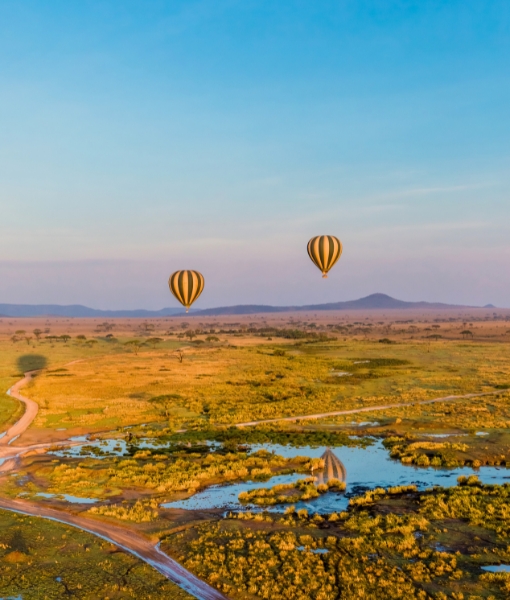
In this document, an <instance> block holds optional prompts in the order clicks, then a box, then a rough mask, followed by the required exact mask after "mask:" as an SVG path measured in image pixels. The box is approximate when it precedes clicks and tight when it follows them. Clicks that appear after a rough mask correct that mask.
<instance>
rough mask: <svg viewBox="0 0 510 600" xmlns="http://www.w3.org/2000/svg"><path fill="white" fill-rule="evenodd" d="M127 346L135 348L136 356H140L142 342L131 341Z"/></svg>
mask: <svg viewBox="0 0 510 600" xmlns="http://www.w3.org/2000/svg"><path fill="white" fill-rule="evenodd" d="M125 345H126V346H133V348H134V350H135V355H138V350H139V349H140V346H141V345H142V342H141V341H140V340H129V342H126V343H125Z"/></svg>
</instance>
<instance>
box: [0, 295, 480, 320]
mask: <svg viewBox="0 0 510 600" xmlns="http://www.w3.org/2000/svg"><path fill="white" fill-rule="evenodd" d="M489 306H490V307H491V308H492V305H489ZM413 308H414V309H429V310H430V309H443V310H448V309H455V308H480V307H476V306H462V305H456V304H442V303H441V302H405V301H404V300H397V299H395V298H392V297H391V296H387V295H386V294H371V295H370V296H365V297H364V298H359V299H358V300H348V301H346V302H330V303H328V304H309V305H307V306H268V305H266V304H240V305H237V306H220V307H219V308H207V309H205V310H192V311H190V316H218V315H252V314H256V313H281V312H294V311H312V310H374V309H413ZM486 308H487V307H486ZM184 314H185V312H184V309H182V308H162V309H161V310H142V309H139V310H98V309H95V308H88V307H87V306H82V305H80V304H73V305H70V306H60V305H58V304H0V316H2V317H4V318H6V317H44V316H52V317H68V318H71V317H101V318H110V319H114V318H120V317H127V318H130V317H131V318H142V319H149V318H155V317H173V316H183V315H184Z"/></svg>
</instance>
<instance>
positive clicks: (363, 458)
mask: <svg viewBox="0 0 510 600" xmlns="http://www.w3.org/2000/svg"><path fill="white" fill-rule="evenodd" d="M261 448H264V449H266V450H270V451H271V450H274V452H275V453H276V454H279V455H281V456H285V457H287V458H291V457H293V456H310V457H320V456H321V455H322V454H323V453H324V452H325V450H326V448H325V447H322V448H312V447H310V446H303V447H300V448H293V447H289V446H280V445H278V444H264V445H253V446H252V450H253V451H256V450H259V449H261ZM333 451H334V453H335V454H336V456H338V458H339V459H340V460H341V461H342V463H343V464H344V466H345V468H346V470H347V481H346V483H347V489H346V491H345V493H338V492H328V493H326V494H323V495H321V496H320V497H319V498H316V499H315V500H311V501H307V502H298V503H296V505H295V506H296V509H300V508H306V509H307V510H308V511H309V512H310V513H330V512H338V511H342V510H345V509H346V508H347V506H348V503H349V497H350V496H353V495H357V494H360V493H363V492H364V491H365V490H367V489H373V488H375V487H390V486H396V485H416V486H417V487H418V488H419V489H425V488H429V487H432V486H435V485H439V486H443V487H449V486H452V485H456V483H457V477H459V476H460V475H473V474H476V475H478V476H479V478H480V480H481V481H482V482H483V483H505V482H510V470H507V469H506V468H504V467H482V468H481V469H478V470H477V469H472V468H470V467H459V468H456V469H436V468H431V467H428V468H421V467H415V466H407V465H403V464H402V463H401V462H399V461H397V460H392V459H390V458H389V453H388V450H387V449H386V448H384V446H383V445H382V442H381V441H379V440H378V441H376V442H375V444H374V445H373V446H370V447H369V448H365V449H364V448H348V447H340V448H334V449H333ZM303 477H306V475H304V474H299V475H282V476H278V477H273V478H272V479H271V480H270V481H269V482H266V483H260V482H249V481H248V482H246V481H242V482H239V483H234V484H231V485H221V486H212V487H210V488H208V489H206V490H204V491H202V492H198V493H197V494H195V495H194V496H191V497H190V498H188V499H186V500H181V501H177V502H167V503H165V504H163V505H162V506H163V508H183V509H187V510H192V509H201V510H207V509H212V508H225V509H227V510H228V509H230V510H246V509H247V508H248V509H249V510H262V509H261V508H260V507H256V506H254V505H245V504H241V503H240V502H239V501H238V499H237V498H238V496H239V494H240V493H241V492H244V491H247V490H251V489H253V488H257V487H272V486H273V485H276V484H277V483H292V482H294V481H296V479H300V478H303ZM264 510H270V511H283V510H285V506H281V505H277V506H272V507H264Z"/></svg>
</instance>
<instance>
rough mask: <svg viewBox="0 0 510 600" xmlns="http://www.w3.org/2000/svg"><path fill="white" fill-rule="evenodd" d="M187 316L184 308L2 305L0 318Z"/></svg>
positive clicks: (0, 306)
mask: <svg viewBox="0 0 510 600" xmlns="http://www.w3.org/2000/svg"><path fill="white" fill-rule="evenodd" d="M180 314H185V312H184V309H183V308H162V309H161V310H144V309H135V310H100V309H96V308H89V307H88V306H82V305H81V304H70V305H68V306H61V305H60V304H0V317H4V318H5V317H69V318H72V317H105V318H106V317H109V318H111V319H113V318H119V317H133V318H137V317H138V318H149V317H172V316H174V315H180Z"/></svg>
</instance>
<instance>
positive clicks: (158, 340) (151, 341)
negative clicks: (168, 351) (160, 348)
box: [147, 337, 163, 348]
mask: <svg viewBox="0 0 510 600" xmlns="http://www.w3.org/2000/svg"><path fill="white" fill-rule="evenodd" d="M162 341H163V339H162V338H159V337H153V338H149V339H148V340H147V343H148V344H150V345H151V346H152V347H153V348H155V347H156V346H157V345H158V344H161V342H162Z"/></svg>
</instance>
